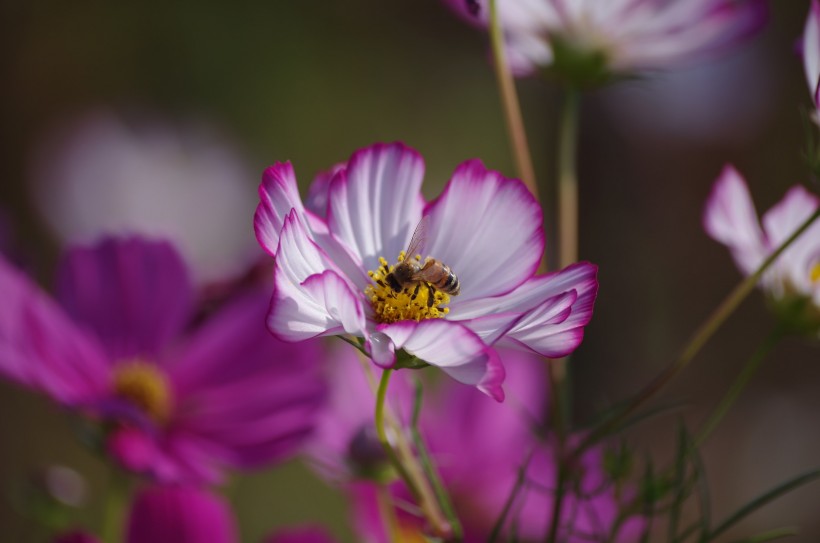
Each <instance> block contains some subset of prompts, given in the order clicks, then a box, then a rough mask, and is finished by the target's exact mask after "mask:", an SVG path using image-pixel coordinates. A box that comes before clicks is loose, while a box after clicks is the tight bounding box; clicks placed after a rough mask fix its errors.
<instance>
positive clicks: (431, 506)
mask: <svg viewBox="0 0 820 543" xmlns="http://www.w3.org/2000/svg"><path fill="white" fill-rule="evenodd" d="M392 373H393V370H390V369H386V370H384V371H383V372H382V377H381V380H380V381H379V388H378V390H377V391H376V413H375V424H376V433H377V434H378V436H379V442H380V443H381V444H382V447H383V448H384V451H385V453H386V454H387V457H388V459H389V460H390V463H391V464H393V467H394V468H395V470H396V473H398V474H399V477H401V479H402V480H403V481H404V484H405V485H407V489H408V490H409V491H410V493H411V494H412V495H413V498H414V499H415V500H416V501H417V502H418V504H419V507H420V508H421V510H422V512H423V513H424V517H425V518H426V519H427V521H428V522H429V523H430V526H431V527H432V529H433V531H434V532H435V534H436V536H439V537H444V538H445V539H450V537H452V527H451V526H450V524H449V523H448V522H447V520H446V519H445V518H444V515H443V514H442V512H441V510H440V509H439V505H438V503H437V502H436V499H435V495H434V494H433V491H432V489H430V485H429V483H428V482H427V480H426V479H424V473H423V471H422V469H421V467H419V466H418V464H417V462H416V461H415V458H413V457H412V451H411V450H410V449H409V447H403V448H402V447H401V445H402V442H401V440H400V436H398V435H397V436H396V439H397V443H398V444H399V450H400V451H402V452H403V455H404V457H405V459H406V461H407V462H408V465H409V466H410V467H411V468H412V470H411V469H408V467H407V466H405V464H404V462H402V459H401V458H399V455H398V454H397V453H396V450H395V449H394V448H393V445H392V444H391V443H390V439H389V438H388V436H387V431H386V429H385V403H386V400H387V387H388V385H389V383H390V376H391V375H392ZM395 426H397V425H395ZM394 430H395V431H396V432H397V433H399V432H400V431H401V429H400V428H398V427H396V428H394Z"/></svg>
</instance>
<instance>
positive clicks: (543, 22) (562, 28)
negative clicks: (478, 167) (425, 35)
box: [444, 0, 768, 75]
mask: <svg viewBox="0 0 820 543" xmlns="http://www.w3.org/2000/svg"><path fill="white" fill-rule="evenodd" d="M444 1H445V2H446V3H447V4H448V5H450V6H451V7H452V8H454V9H455V10H456V11H457V12H459V13H460V14H461V15H462V16H463V17H464V18H465V19H468V20H471V21H472V22H473V24H476V25H479V26H487V24H488V21H489V2H488V1H487V0H476V1H475V2H473V3H474V4H478V6H479V7H478V11H477V13H475V14H474V15H473V14H470V10H469V7H468V2H466V1H465V0H444ZM497 4H498V13H499V18H500V20H501V25H502V28H503V29H504V37H505V41H506V45H507V51H508V56H509V61H510V64H511V66H512V67H513V69H514V70H515V71H516V72H517V73H518V74H521V75H524V74H527V73H530V72H532V71H534V70H535V69H536V68H538V67H545V66H550V65H553V64H557V63H560V62H561V59H559V58H558V57H559V56H560V52H561V51H562V50H563V51H568V52H570V51H571V53H572V57H573V59H572V62H576V61H578V60H579V59H581V58H586V59H588V60H594V59H598V61H599V62H603V64H604V65H603V66H598V67H597V68H599V69H604V70H605V71H606V72H609V73H615V74H629V73H633V72H637V71H644V70H656V69H666V68H669V67H670V66H671V65H674V64H677V63H680V62H686V61H688V60H691V59H693V58H698V57H701V56H702V55H703V54H705V53H709V52H711V51H714V50H716V49H721V48H723V47H725V46H728V45H732V44H734V43H736V42H737V41H738V40H740V39H742V38H743V37H745V36H748V35H749V34H751V33H754V32H755V31H757V30H758V29H759V28H761V26H762V25H763V23H764V22H765V21H766V19H767V13H768V10H767V6H766V3H765V0H497Z"/></svg>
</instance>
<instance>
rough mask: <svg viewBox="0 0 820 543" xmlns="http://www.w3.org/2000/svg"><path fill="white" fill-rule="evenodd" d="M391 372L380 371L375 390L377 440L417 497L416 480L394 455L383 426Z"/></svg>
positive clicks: (408, 487)
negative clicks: (379, 378) (380, 374)
mask: <svg viewBox="0 0 820 543" xmlns="http://www.w3.org/2000/svg"><path fill="white" fill-rule="evenodd" d="M392 373H393V370H384V371H383V372H382V378H381V380H380V381H379V389H378V391H377V392H376V415H375V418H376V433H377V434H378V436H379V442H380V443H381V444H382V447H383V448H384V452H385V454H387V457H388V458H389V459H390V463H391V464H393V467H394V468H395V469H396V472H397V473H398V474H399V477H401V478H402V480H403V481H404V483H405V484H406V485H407V489H408V490H409V491H410V493H411V494H412V495H413V497H414V498H416V499H418V498H419V489H418V486H416V482H415V481H414V480H413V478H412V477H410V473H409V472H408V471H407V469H406V468H405V467H404V464H402V463H401V460H399V457H398V456H397V455H396V451H395V450H394V449H393V446H392V445H391V444H390V439H389V438H388V437H387V430H385V426H384V404H385V400H386V399H387V386H388V385H389V384H390V375H391V374H392Z"/></svg>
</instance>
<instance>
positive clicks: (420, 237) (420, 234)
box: [404, 216, 430, 260]
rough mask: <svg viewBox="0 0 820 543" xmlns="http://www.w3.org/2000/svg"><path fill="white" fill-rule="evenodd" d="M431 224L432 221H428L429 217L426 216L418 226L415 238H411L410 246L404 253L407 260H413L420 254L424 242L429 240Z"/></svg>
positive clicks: (414, 234)
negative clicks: (428, 231) (428, 228)
mask: <svg viewBox="0 0 820 543" xmlns="http://www.w3.org/2000/svg"><path fill="white" fill-rule="evenodd" d="M429 222H430V221H428V220H427V216H424V217H422V218H421V220H420V221H419V223H418V224H417V225H416V230H415V231H414V232H413V237H412V238H410V245H408V246H407V251H405V253H404V259H405V260H410V259H411V258H413V257H414V256H415V255H416V254H418V252H419V250H420V249H421V247H422V245H424V242H425V241H426V240H427V225H428V223H429Z"/></svg>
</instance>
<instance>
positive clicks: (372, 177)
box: [327, 143, 424, 270]
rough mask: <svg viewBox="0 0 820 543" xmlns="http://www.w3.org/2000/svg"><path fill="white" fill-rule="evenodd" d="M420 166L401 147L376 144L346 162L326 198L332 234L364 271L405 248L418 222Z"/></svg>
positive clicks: (421, 203) (417, 159) (421, 163)
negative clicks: (357, 259)
mask: <svg viewBox="0 0 820 543" xmlns="http://www.w3.org/2000/svg"><path fill="white" fill-rule="evenodd" d="M423 177H424V160H423V159H422V158H421V156H420V155H419V154H418V153H417V152H416V151H414V150H413V149H410V148H409V147H407V146H405V145H403V144H401V143H392V144H376V145H372V146H370V147H367V148H365V149H362V150H360V151H357V152H356V153H354V154H353V156H351V157H350V160H349V161H348V163H347V168H346V170H342V171H339V172H338V173H337V174H336V176H335V177H334V179H333V181H332V182H331V184H330V192H329V194H328V219H327V220H328V226H329V228H330V231H331V232H332V233H333V234H334V235H335V236H336V237H338V238H339V239H340V240H341V241H342V242H344V243H345V245H346V246H347V247H349V248H350V249H351V250H352V251H353V252H355V253H356V254H357V255H358V256H359V257H360V260H361V262H362V264H363V265H364V267H365V269H367V270H374V269H376V268H377V267H378V258H379V257H380V256H383V257H385V258H387V259H388V260H390V261H392V260H393V259H394V258H396V257H397V256H398V255H399V252H400V251H402V250H404V249H406V248H407V244H408V243H409V241H410V237H411V236H412V234H413V231H414V229H415V228H416V225H417V224H418V222H419V220H420V219H421V212H422V207H423V206H424V200H423V198H422V196H421V182H422V178H423Z"/></svg>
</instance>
